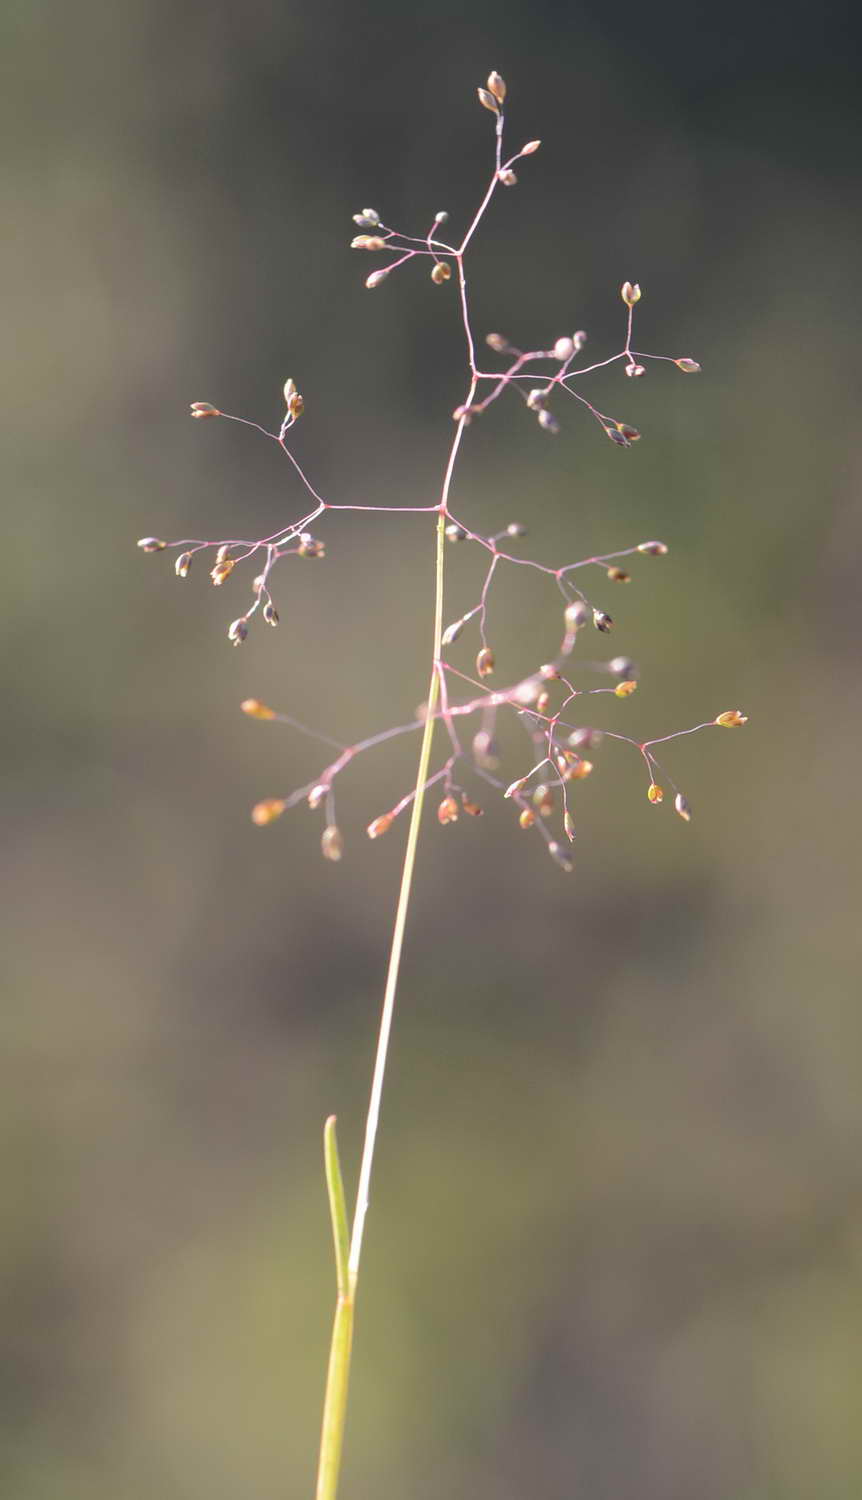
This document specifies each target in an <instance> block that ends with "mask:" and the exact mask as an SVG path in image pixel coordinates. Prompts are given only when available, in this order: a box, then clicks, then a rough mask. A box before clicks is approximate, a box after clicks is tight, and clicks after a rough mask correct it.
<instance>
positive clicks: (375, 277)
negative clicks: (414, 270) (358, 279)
mask: <svg viewBox="0 0 862 1500" xmlns="http://www.w3.org/2000/svg"><path fill="white" fill-rule="evenodd" d="M388 275H389V267H388V266H385V267H381V269H380V270H379V271H372V272H371V275H370V276H366V278H365V285H366V286H367V287H368V290H369V291H373V289H374V287H376V286H379V285H380V283H381V281H385V280H386V278H387V276H388Z"/></svg>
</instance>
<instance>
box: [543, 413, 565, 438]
mask: <svg viewBox="0 0 862 1500" xmlns="http://www.w3.org/2000/svg"><path fill="white" fill-rule="evenodd" d="M539 426H540V427H544V429H545V431H546V432H554V433H556V432H559V430H560V424H559V422H558V421H557V419H556V417H555V416H554V414H553V412H550V411H540V412H539Z"/></svg>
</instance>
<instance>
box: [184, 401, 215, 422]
mask: <svg viewBox="0 0 862 1500" xmlns="http://www.w3.org/2000/svg"><path fill="white" fill-rule="evenodd" d="M191 414H192V416H193V417H197V419H198V421H200V419H201V418H202V417H220V416H221V412H220V411H219V409H218V407H217V406H211V405H210V403H209V401H193V402H192V404H191Z"/></svg>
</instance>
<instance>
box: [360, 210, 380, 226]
mask: <svg viewBox="0 0 862 1500" xmlns="http://www.w3.org/2000/svg"><path fill="white" fill-rule="evenodd" d="M362 217H363V219H372V220H373V221H374V223H375V224H379V223H380V215H379V213H378V212H377V209H376V208H363V210H362Z"/></svg>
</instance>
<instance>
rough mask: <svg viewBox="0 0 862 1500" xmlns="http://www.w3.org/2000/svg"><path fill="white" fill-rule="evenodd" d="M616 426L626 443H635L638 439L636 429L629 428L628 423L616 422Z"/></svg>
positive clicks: (638, 434)
mask: <svg viewBox="0 0 862 1500" xmlns="http://www.w3.org/2000/svg"><path fill="white" fill-rule="evenodd" d="M617 426H618V428H619V430H620V432H621V433H622V435H623V437H624V438H625V440H626V442H627V443H636V442H637V441H638V440H639V438H640V432H639V431H638V429H637V428H636V427H631V426H630V425H629V423H628V422H618V423H617Z"/></svg>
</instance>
